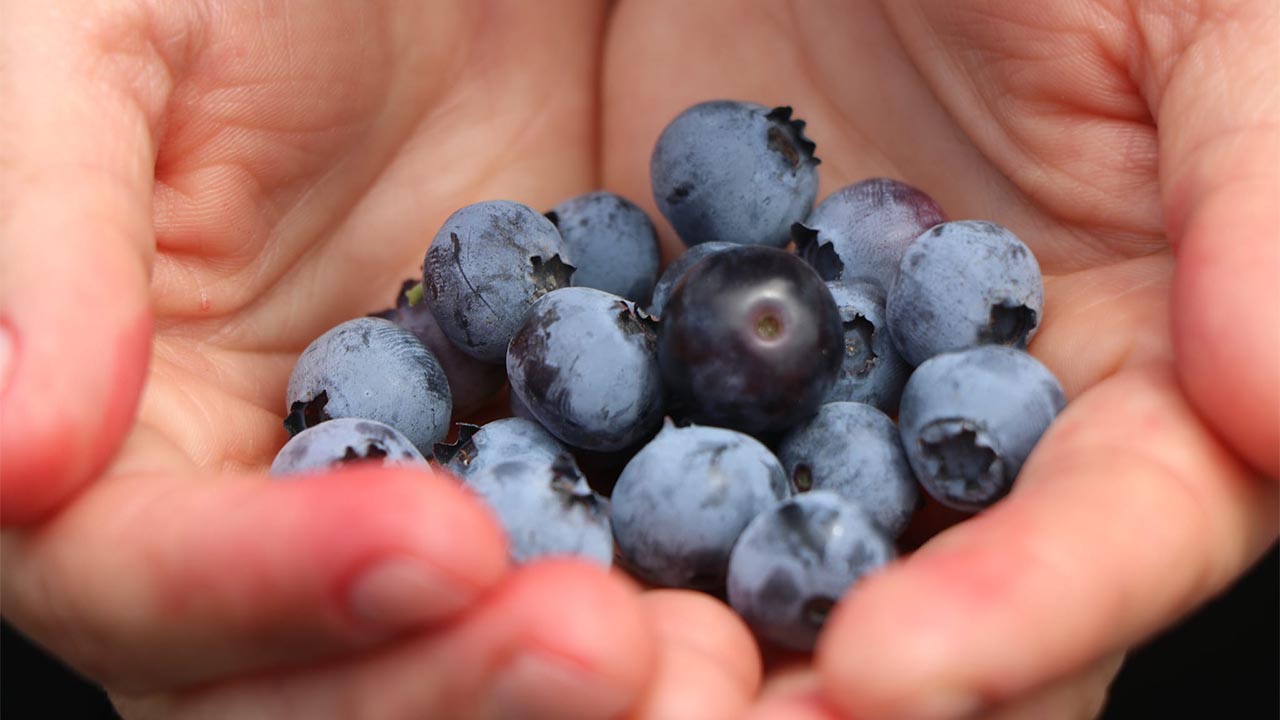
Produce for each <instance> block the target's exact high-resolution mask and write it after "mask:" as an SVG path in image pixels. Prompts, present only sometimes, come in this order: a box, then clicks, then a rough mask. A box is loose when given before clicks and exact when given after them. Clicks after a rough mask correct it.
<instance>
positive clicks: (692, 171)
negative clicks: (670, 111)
mask: <svg viewBox="0 0 1280 720" xmlns="http://www.w3.org/2000/svg"><path fill="white" fill-rule="evenodd" d="M813 148H814V145H813V143H812V142H809V140H808V139H807V138H805V136H804V122H802V121H800V120H792V119H791V108H789V107H778V108H774V109H772V110H770V109H769V108H766V107H764V106H763V105H756V104H755V103H749V102H736V101H732V100H716V101H712V102H704V103H700V104H698V105H694V106H693V107H691V108H689V109H688V110H685V111H684V112H682V113H680V115H678V116H677V117H676V118H675V119H674V120H672V121H671V123H670V124H669V125H667V127H666V128H665V129H664V130H663V131H662V135H661V136H660V137H659V138H658V143H657V146H656V147H654V149H653V157H652V159H651V160H650V165H649V169H650V175H651V179H652V181H653V197H654V199H655V200H656V201H657V203H658V209H659V210H660V211H661V212H662V214H663V215H664V216H666V218H667V220H669V221H670V222H671V226H672V227H673V228H674V229H675V231H676V234H678V235H679V236H680V239H681V240H684V243H685V244H686V245H697V244H698V243H704V242H733V243H742V244H745V245H771V246H774V247H782V246H784V245H786V244H787V242H788V240H789V239H790V236H789V234H788V233H789V231H790V228H791V225H792V223H795V222H799V221H800V220H803V219H804V218H805V216H806V215H807V214H808V213H809V210H810V209H811V208H812V207H813V201H814V198H815V197H816V196H817V193H818V170H817V166H818V159H817V158H815V157H814V156H813Z"/></svg>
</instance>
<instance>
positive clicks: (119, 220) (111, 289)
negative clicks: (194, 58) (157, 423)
mask: <svg viewBox="0 0 1280 720" xmlns="http://www.w3.org/2000/svg"><path fill="white" fill-rule="evenodd" d="M112 4H113V3H97V4H93V5H92V6H90V8H91V9H88V10H86V9H84V8H79V7H77V8H70V7H68V6H65V5H61V4H50V3H41V2H18V3H10V4H7V5H6V12H5V22H6V25H7V26H9V27H13V28H18V27H20V28H22V32H10V33H6V36H5V42H4V44H3V51H2V52H3V56H2V57H0V65H3V66H4V68H5V82H4V83H3V86H2V87H3V90H2V91H0V93H2V94H0V120H2V121H0V125H3V127H4V128H5V131H4V133H3V134H2V135H0V157H2V158H3V162H4V173H5V177H6V178H7V179H8V180H9V182H6V183H5V192H4V195H3V201H2V202H3V208H2V209H0V238H3V242H0V446H3V447H4V452H3V453H0V524H3V525H6V526H8V525H12V524H14V523H30V522H32V521H34V520H36V519H38V518H40V517H42V516H43V515H45V514H47V513H49V512H50V511H51V510H52V509H54V508H56V507H57V506H58V505H59V504H60V503H62V502H64V501H65V500H66V499H67V498H68V496H69V495H70V494H72V493H74V492H75V491H76V490H77V489H78V488H79V487H81V486H82V485H83V484H84V483H85V482H87V481H88V480H89V479H90V478H92V477H94V476H95V475H96V474H97V473H98V472H99V471H100V470H101V469H102V467H103V466H104V464H105V463H106V462H107V460H108V459H109V458H110V456H111V455H112V454H113V452H114V451H115V449H116V448H117V447H118V445H119V443H120V441H121V439H122V437H123V435H124V432H125V430H126V429H127V428H128V426H129V424H130V422H129V421H130V418H131V417H132V415H133V412H134V410H135V407H136V405H137V401H138V396H139V393H140V389H141V386H142V379H143V376H144V373H145V369H146V359H147V352H148V346H149V339H150V325H151V320H150V312H149V308H148V300H147V282H148V281H147V277H148V272H149V268H150V261H151V254H152V251H153V249H154V238H153V235H152V230H151V205H150V203H151V187H152V185H151V180H152V163H153V161H154V156H155V142H154V137H155V135H156V133H157V132H158V125H159V123H160V116H161V111H162V108H163V105H164V102H165V98H166V96H167V94H168V91H169V84H170V82H171V76H170V62H176V61H177V58H176V56H177V55H178V54H180V52H181V44H182V43H181V40H180V39H179V38H181V34H182V31H181V29H180V28H177V27H172V26H171V25H172V24H171V23H170V24H166V23H165V22H164V21H162V20H160V19H156V22H154V23H152V22H150V21H149V20H148V18H146V17H144V16H143V12H142V11H141V10H139V9H137V8H136V7H132V9H124V8H110V7H107V6H109V5H112Z"/></svg>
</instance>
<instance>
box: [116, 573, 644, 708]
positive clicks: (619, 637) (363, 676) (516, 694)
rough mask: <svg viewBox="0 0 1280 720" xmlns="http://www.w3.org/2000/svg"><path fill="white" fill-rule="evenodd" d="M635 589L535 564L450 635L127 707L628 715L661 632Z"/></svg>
mask: <svg viewBox="0 0 1280 720" xmlns="http://www.w3.org/2000/svg"><path fill="white" fill-rule="evenodd" d="M645 618H646V614H645V612H644V610H643V608H642V607H641V605H640V603H639V602H638V600H637V597H636V591H635V589H634V587H632V586H630V585H628V584H626V583H624V582H623V581H621V580H619V579H618V578H616V577H612V576H609V575H607V574H606V573H602V572H600V571H599V570H598V569H596V568H594V567H588V566H585V565H583V564H581V563H576V562H571V561H546V562H540V563H534V564H532V565H529V566H526V567H524V568H522V569H520V570H518V571H517V572H516V573H515V574H514V575H512V576H511V577H510V578H509V579H508V581H507V582H505V583H504V584H503V585H502V586H501V587H500V588H499V589H497V590H496V591H495V592H494V593H492V594H491V595H490V596H488V597H486V598H485V600H484V601H483V602H482V603H481V604H479V605H478V606H476V607H475V608H474V609H473V610H472V611H470V612H469V613H467V614H466V616H465V617H463V618H461V619H460V620H459V622H458V623H456V624H455V625H453V626H450V627H449V628H447V629H444V630H442V631H440V632H436V633H431V632H424V633H422V634H419V635H417V636H415V637H413V638H411V639H409V640H407V641H405V642H403V643H401V644H398V645H396V646H394V647H388V648H385V649H383V650H379V651H377V652H376V653H371V654H368V655H366V656H364V657H360V658H351V659H346V660H343V661H341V662H338V663H334V664H331V665H328V666H324V667H313V668H306V669H300V670H296V671H292V672H284V673H273V674H270V675H266V676H262V677H257V678H251V679H246V680H244V681H241V682H239V683H236V684H233V685H224V686H220V687H210V688H206V689H200V690H195V691H191V692H186V693H181V694H177V695H170V696H165V697H159V696H157V697H150V698H144V699H138V698H127V697H120V696H117V697H116V698H115V700H116V702H117V704H118V705H119V706H120V707H121V709H122V710H123V711H124V713H125V715H126V716H130V717H138V718H164V719H165V720H195V719H198V718H209V719H211V720H212V719H214V718H237V720H256V719H259V718H261V719H262V720H267V719H271V720H275V719H276V718H294V717H298V718H308V719H309V720H325V719H326V718H334V719H335V720H337V719H343V720H345V719H346V718H428V717H442V718H443V717H448V718H455V719H457V720H469V719H472V718H476V719H479V718H495V719H496V718H502V719H503V720H507V719H509V718H554V719H556V720H579V719H582V720H586V719H588V718H602V719H603V718H616V717H619V716H621V715H622V714H623V713H625V712H627V711H628V710H629V709H630V708H632V707H633V706H635V704H636V703H637V702H638V701H639V698H640V696H641V694H642V693H643V692H644V690H645V689H646V687H648V684H649V683H650V682H651V677H652V673H653V670H654V662H655V638H654V637H653V635H654V633H653V630H652V628H651V627H650V626H649V625H648V624H647V621H646V619H645Z"/></svg>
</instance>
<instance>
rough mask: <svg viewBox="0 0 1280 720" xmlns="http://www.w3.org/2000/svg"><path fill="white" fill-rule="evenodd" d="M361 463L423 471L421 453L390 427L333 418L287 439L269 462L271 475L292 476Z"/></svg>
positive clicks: (425, 464) (351, 419)
mask: <svg viewBox="0 0 1280 720" xmlns="http://www.w3.org/2000/svg"><path fill="white" fill-rule="evenodd" d="M362 461H364V462H377V463H379V464H384V465H412V466H421V467H423V468H426V467H427V461H426V459H425V458H423V457H422V453H420V452H418V449H417V448H416V447H414V446H413V443H411V442H409V439H408V438H406V437H405V436H404V435H401V434H400V433H399V431H397V430H396V429H395V428H393V427H391V426H390V425H384V424H383V423H380V422H377V421H375V420H363V419H360V418H335V419H333V420H330V421H328V422H322V423H320V424H319V425H316V426H314V427H309V428H307V429H305V430H303V431H302V432H300V433H298V434H297V435H294V436H293V437H292V438H290V439H289V442H287V443H285V444H284V447H282V448H280V452H278V453H276V457H275V460H273V461H271V474H272V475H276V476H283V475H292V474H294V473H303V472H309V471H319V470H324V469H326V468H330V467H333V466H335V465H342V464H344V463H352V462H362Z"/></svg>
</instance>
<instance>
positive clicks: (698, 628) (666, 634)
mask: <svg viewBox="0 0 1280 720" xmlns="http://www.w3.org/2000/svg"><path fill="white" fill-rule="evenodd" d="M641 603H642V604H643V605H644V606H645V609H646V611H647V613H648V615H649V617H650V618H652V621H653V623H654V624H655V625H656V626H657V630H658V633H659V635H660V636H661V637H662V638H663V639H664V640H665V641H667V642H668V643H673V644H677V645H680V646H683V647H686V648H688V649H690V650H692V651H695V652H698V653H701V654H702V656H703V657H705V658H706V659H707V661H709V662H711V663H713V664H714V665H715V666H716V667H718V668H720V669H721V670H722V671H723V672H725V673H727V674H728V675H729V676H730V677H732V678H733V679H734V680H735V681H736V682H737V683H738V684H739V687H740V688H741V689H742V690H743V691H745V692H747V693H751V694H754V693H755V692H756V690H757V689H759V687H760V682H761V678H762V675H763V663H762V660H761V657H760V649H759V646H758V645H757V644H756V641H755V638H754V637H753V636H752V634H751V631H750V629H748V627H747V624H746V623H745V622H743V620H742V618H741V617H740V616H739V615H738V614H737V613H735V612H733V610H732V609H730V608H729V606H728V605H725V604H724V603H723V602H721V601H720V600H717V599H716V598H713V597H711V596H709V595H706V594H703V593H699V592H692V591H688V590H653V591H650V592H646V593H644V594H643V595H642V596H641Z"/></svg>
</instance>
